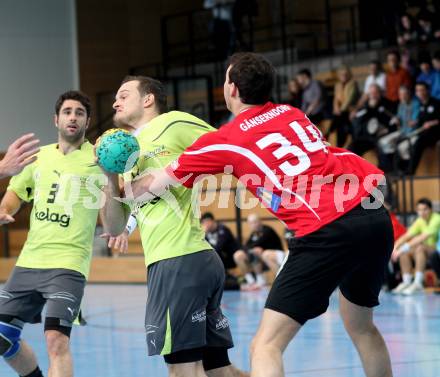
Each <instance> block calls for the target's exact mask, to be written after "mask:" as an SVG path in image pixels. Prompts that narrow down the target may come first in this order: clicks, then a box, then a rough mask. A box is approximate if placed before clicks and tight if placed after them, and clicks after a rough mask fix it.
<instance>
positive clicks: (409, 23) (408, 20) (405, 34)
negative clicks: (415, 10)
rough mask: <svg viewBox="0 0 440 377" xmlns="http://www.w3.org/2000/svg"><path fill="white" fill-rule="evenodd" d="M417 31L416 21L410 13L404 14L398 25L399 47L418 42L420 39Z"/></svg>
mask: <svg viewBox="0 0 440 377" xmlns="http://www.w3.org/2000/svg"><path fill="white" fill-rule="evenodd" d="M417 30H418V26H417V23H416V21H415V20H414V19H413V18H412V17H411V16H410V15H409V14H408V13H404V14H402V16H400V19H399V22H398V24H397V43H398V44H399V46H405V45H406V44H410V43H414V42H417V40H418V37H419V35H418V32H417Z"/></svg>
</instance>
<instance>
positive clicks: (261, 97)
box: [229, 52, 275, 105]
mask: <svg viewBox="0 0 440 377" xmlns="http://www.w3.org/2000/svg"><path fill="white" fill-rule="evenodd" d="M229 65H230V66H231V69H230V70H229V82H230V83H234V84H235V86H236V87H237V88H238V91H239V93H240V99H241V101H242V102H243V103H245V104H249V105H261V104H263V103H266V102H267V101H269V100H270V98H271V93H272V88H273V84H274V78H275V68H274V67H273V66H272V64H271V63H270V62H269V61H268V60H267V59H266V58H265V57H263V56H262V55H258V54H254V53H252V52H239V53H236V54H234V55H232V56H231V58H230V60H229Z"/></svg>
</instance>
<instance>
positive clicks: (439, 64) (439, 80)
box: [431, 51, 440, 100]
mask: <svg viewBox="0 0 440 377" xmlns="http://www.w3.org/2000/svg"><path fill="white" fill-rule="evenodd" d="M432 66H433V68H434V70H433V78H432V86H431V96H433V97H434V98H435V99H438V100H440V51H436V52H435V53H434V56H433V58H432Z"/></svg>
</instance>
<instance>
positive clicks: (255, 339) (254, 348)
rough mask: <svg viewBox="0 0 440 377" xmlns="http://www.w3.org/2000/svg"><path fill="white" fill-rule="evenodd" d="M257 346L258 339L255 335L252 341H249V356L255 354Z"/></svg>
mask: <svg viewBox="0 0 440 377" xmlns="http://www.w3.org/2000/svg"><path fill="white" fill-rule="evenodd" d="M257 348H258V340H257V337H256V336H255V337H254V338H253V339H252V342H251V347H250V350H249V351H250V355H251V358H252V357H253V356H254V354H255V350H256V349H257Z"/></svg>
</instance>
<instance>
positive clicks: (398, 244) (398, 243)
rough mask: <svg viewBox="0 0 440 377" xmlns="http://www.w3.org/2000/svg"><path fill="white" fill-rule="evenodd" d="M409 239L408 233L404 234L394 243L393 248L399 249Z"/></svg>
mask: <svg viewBox="0 0 440 377" xmlns="http://www.w3.org/2000/svg"><path fill="white" fill-rule="evenodd" d="M410 239H411V235H410V234H408V233H405V234H404V235H403V236H402V237H400V238H399V239H398V240H397V241H396V243H395V245H394V247H395V248H396V249H398V248H400V246H402V245H403V244H404V243H405V242H407V241H409V240H410Z"/></svg>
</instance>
